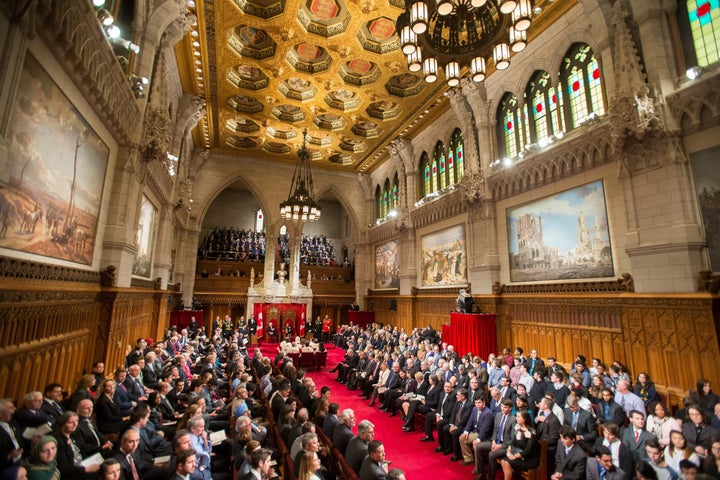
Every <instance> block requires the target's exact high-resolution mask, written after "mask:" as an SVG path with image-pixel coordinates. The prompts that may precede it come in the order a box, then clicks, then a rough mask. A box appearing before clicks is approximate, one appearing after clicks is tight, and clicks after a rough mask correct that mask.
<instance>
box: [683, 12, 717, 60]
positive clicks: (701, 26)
mask: <svg viewBox="0 0 720 480" xmlns="http://www.w3.org/2000/svg"><path fill="white" fill-rule="evenodd" d="M685 8H686V9H687V21H688V22H689V24H690V34H691V35H692V43H693V47H695V58H696V60H697V65H698V66H700V67H707V66H708V65H711V64H713V63H715V62H717V61H718V60H720V3H718V2H717V0H686V1H685ZM691 63H694V62H691Z"/></svg>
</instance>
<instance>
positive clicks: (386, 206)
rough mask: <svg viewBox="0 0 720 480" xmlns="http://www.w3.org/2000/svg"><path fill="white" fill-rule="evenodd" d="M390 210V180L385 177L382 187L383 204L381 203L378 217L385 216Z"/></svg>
mask: <svg viewBox="0 0 720 480" xmlns="http://www.w3.org/2000/svg"><path fill="white" fill-rule="evenodd" d="M389 211H390V180H388V179H387V178H386V179H385V186H384V187H383V205H382V215H381V216H380V218H385V217H387V214H388V212H389Z"/></svg>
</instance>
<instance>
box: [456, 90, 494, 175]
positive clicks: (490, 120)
mask: <svg viewBox="0 0 720 480" xmlns="http://www.w3.org/2000/svg"><path fill="white" fill-rule="evenodd" d="M461 85H462V90H463V94H464V95H465V99H466V100H467V104H468V106H469V108H470V110H471V111H472V113H473V117H474V119H475V130H476V131H477V145H478V148H477V152H478V153H477V155H478V159H477V160H478V165H479V168H480V171H481V172H485V171H486V170H487V166H488V165H490V163H492V162H494V161H495V159H496V158H498V151H497V141H496V138H495V115H494V114H492V113H490V112H491V105H492V102H491V101H490V100H488V98H487V92H486V91H485V85H483V84H480V83H475V82H473V81H467V80H465V81H462V83H461Z"/></svg>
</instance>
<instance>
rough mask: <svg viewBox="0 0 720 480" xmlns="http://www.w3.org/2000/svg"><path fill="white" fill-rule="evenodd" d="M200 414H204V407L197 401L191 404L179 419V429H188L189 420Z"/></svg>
mask: <svg viewBox="0 0 720 480" xmlns="http://www.w3.org/2000/svg"><path fill="white" fill-rule="evenodd" d="M199 415H202V407H201V406H200V405H198V404H197V403H195V404H193V405H190V406H189V407H188V408H187V410H185V413H184V414H183V416H182V417H180V420H178V423H177V429H178V430H180V429H186V428H187V422H188V420H190V419H191V418H193V417H197V416H199Z"/></svg>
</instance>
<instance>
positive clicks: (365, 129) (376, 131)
mask: <svg viewBox="0 0 720 480" xmlns="http://www.w3.org/2000/svg"><path fill="white" fill-rule="evenodd" d="M352 132H353V133H354V134H355V135H358V136H360V137H364V138H376V137H377V136H378V135H380V133H381V132H382V129H381V128H380V125H378V124H377V123H375V122H371V121H363V122H357V123H356V124H355V125H353V126H352Z"/></svg>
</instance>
